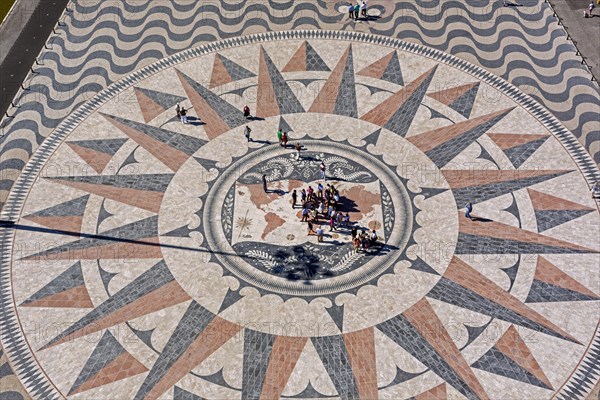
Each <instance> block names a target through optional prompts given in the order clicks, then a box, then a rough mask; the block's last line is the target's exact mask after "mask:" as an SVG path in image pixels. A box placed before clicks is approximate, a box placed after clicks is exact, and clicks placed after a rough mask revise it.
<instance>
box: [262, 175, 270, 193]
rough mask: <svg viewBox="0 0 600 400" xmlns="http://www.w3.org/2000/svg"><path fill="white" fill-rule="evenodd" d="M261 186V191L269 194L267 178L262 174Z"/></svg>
mask: <svg viewBox="0 0 600 400" xmlns="http://www.w3.org/2000/svg"><path fill="white" fill-rule="evenodd" d="M262 184H263V190H264V191H265V193H269V191H268V190H267V176H266V175H264V174H263V176H262Z"/></svg>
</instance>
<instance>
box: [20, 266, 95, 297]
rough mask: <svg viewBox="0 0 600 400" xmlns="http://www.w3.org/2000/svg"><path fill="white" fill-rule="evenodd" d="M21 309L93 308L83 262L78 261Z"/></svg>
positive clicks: (36, 293) (39, 291) (33, 295)
mask: <svg viewBox="0 0 600 400" xmlns="http://www.w3.org/2000/svg"><path fill="white" fill-rule="evenodd" d="M21 307H64V308H92V307H94V304H93V303H92V300H91V299H90V295H89V293H88V291H87V288H86V286H85V281H84V279H83V274H82V272H81V261H77V262H76V263H75V264H73V265H71V266H70V267H69V268H67V269H66V270H65V271H64V272H62V273H61V274H60V275H58V276H57V277H56V278H54V279H52V280H51V281H50V282H49V283H48V284H46V285H45V286H44V287H43V288H41V289H40V290H38V291H37V292H35V293H34V294H32V295H31V296H29V297H28V298H27V300H25V301H24V302H22V303H21Z"/></svg>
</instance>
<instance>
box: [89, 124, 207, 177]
mask: <svg viewBox="0 0 600 400" xmlns="http://www.w3.org/2000/svg"><path fill="white" fill-rule="evenodd" d="M100 115H102V116H103V117H104V118H106V119H107V120H108V121H109V122H110V123H111V124H113V125H114V126H115V127H117V128H118V129H119V130H120V131H121V132H123V133H124V134H126V135H127V136H129V137H130V138H131V139H133V140H135V141H136V142H137V143H138V144H139V145H140V146H142V147H143V148H144V149H146V151H148V152H149V153H150V154H152V155H153V156H154V157H156V158H158V159H159V160H160V161H161V162H162V163H163V164H165V165H166V166H167V167H169V168H170V169H171V170H172V171H173V172H176V171H177V170H179V168H181V166H182V165H183V164H184V163H185V162H186V161H187V159H188V158H189V157H190V156H191V155H192V154H194V153H195V152H196V151H198V149H199V148H200V147H202V146H204V145H205V144H206V143H207V142H206V140H202V139H198V138H196V137H193V136H189V135H182V134H179V133H175V132H171V131H167V130H165V129H161V128H157V127H154V126H152V125H145V124H142V123H139V122H135V121H131V120H128V119H125V118H120V117H116V116H112V115H106V114H102V113H100Z"/></svg>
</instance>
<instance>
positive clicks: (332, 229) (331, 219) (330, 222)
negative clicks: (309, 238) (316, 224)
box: [329, 217, 335, 232]
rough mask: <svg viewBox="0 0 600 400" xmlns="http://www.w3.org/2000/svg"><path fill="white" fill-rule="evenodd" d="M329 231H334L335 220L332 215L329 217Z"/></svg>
mask: <svg viewBox="0 0 600 400" xmlns="http://www.w3.org/2000/svg"><path fill="white" fill-rule="evenodd" d="M329 231H330V232H331V231H335V220H334V219H333V217H329Z"/></svg>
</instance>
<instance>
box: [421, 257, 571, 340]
mask: <svg viewBox="0 0 600 400" xmlns="http://www.w3.org/2000/svg"><path fill="white" fill-rule="evenodd" d="M427 297H431V298H433V299H436V300H440V301H443V302H446V303H449V304H453V305H456V306H459V307H462V308H466V309H468V310H472V311H476V312H478V313H481V314H485V315H489V316H492V317H495V318H499V319H502V320H504V321H507V322H511V323H513V324H516V325H520V326H524V327H526V328H529V329H532V330H535V331H538V332H543V333H546V334H548V335H551V336H554V337H558V338H561V339H564V340H568V341H570V342H573V343H576V344H580V343H579V341H578V340H577V339H575V338H574V337H573V336H571V335H570V334H569V333H567V332H565V331H564V330H563V329H562V328H560V327H558V326H556V325H555V324H554V323H552V322H551V321H549V320H548V319H546V318H545V317H544V316H542V315H541V314H539V313H538V312H536V311H535V310H533V309H532V308H530V307H529V306H527V305H525V304H524V303H523V302H521V301H520V300H518V299H517V298H516V297H514V296H513V295H512V294H510V293H508V292H506V291H504V289H502V288H501V287H500V286H498V285H496V284H495V283H494V282H492V281H491V280H490V279H488V278H487V277H485V276H484V275H483V274H481V273H480V272H478V271H477V270H476V269H475V268H473V267H471V266H470V265H469V264H467V263H466V262H464V261H462V260H461V259H460V258H458V257H456V256H454V257H453V258H452V261H451V262H450V265H449V266H448V268H447V269H446V272H445V273H444V275H443V277H442V279H441V280H440V281H439V282H438V283H437V284H436V286H434V288H433V289H432V290H431V291H430V292H429V293H428V294H427Z"/></svg>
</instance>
